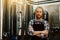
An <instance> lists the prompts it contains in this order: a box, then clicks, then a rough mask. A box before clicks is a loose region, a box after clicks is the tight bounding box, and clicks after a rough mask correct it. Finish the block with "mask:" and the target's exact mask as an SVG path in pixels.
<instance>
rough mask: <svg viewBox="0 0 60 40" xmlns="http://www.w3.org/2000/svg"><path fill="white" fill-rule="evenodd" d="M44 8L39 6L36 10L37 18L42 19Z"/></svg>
mask: <svg viewBox="0 0 60 40" xmlns="http://www.w3.org/2000/svg"><path fill="white" fill-rule="evenodd" d="M42 14H43V10H42V9H41V8H37V10H36V18H37V19H40V18H41V17H42Z"/></svg>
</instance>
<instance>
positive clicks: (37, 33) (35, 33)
mask: <svg viewBox="0 0 60 40" xmlns="http://www.w3.org/2000/svg"><path fill="white" fill-rule="evenodd" d="M40 34H41V31H34V32H33V35H40Z"/></svg>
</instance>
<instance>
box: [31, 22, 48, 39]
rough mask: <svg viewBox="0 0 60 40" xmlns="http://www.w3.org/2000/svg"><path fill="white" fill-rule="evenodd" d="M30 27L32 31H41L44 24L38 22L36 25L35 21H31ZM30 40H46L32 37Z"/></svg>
mask: <svg viewBox="0 0 60 40" xmlns="http://www.w3.org/2000/svg"><path fill="white" fill-rule="evenodd" d="M32 27H33V29H34V31H43V30H44V29H45V27H44V23H43V22H40V21H39V23H36V21H33V25H32ZM31 40H47V38H41V37H37V36H32V37H31Z"/></svg>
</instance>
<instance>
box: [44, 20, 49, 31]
mask: <svg viewBox="0 0 60 40" xmlns="http://www.w3.org/2000/svg"><path fill="white" fill-rule="evenodd" d="M44 26H45V30H49V28H50V27H49V23H48V22H47V21H45V23H44Z"/></svg>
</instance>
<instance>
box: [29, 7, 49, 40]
mask: <svg viewBox="0 0 60 40" xmlns="http://www.w3.org/2000/svg"><path fill="white" fill-rule="evenodd" d="M43 13H44V11H43V8H42V7H37V8H36V10H35V17H36V18H35V19H32V20H31V21H30V22H29V28H28V29H29V32H28V34H29V35H30V36H32V37H31V40H47V37H48V32H49V24H48V22H47V21H46V20H44V19H42V16H43Z"/></svg>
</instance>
